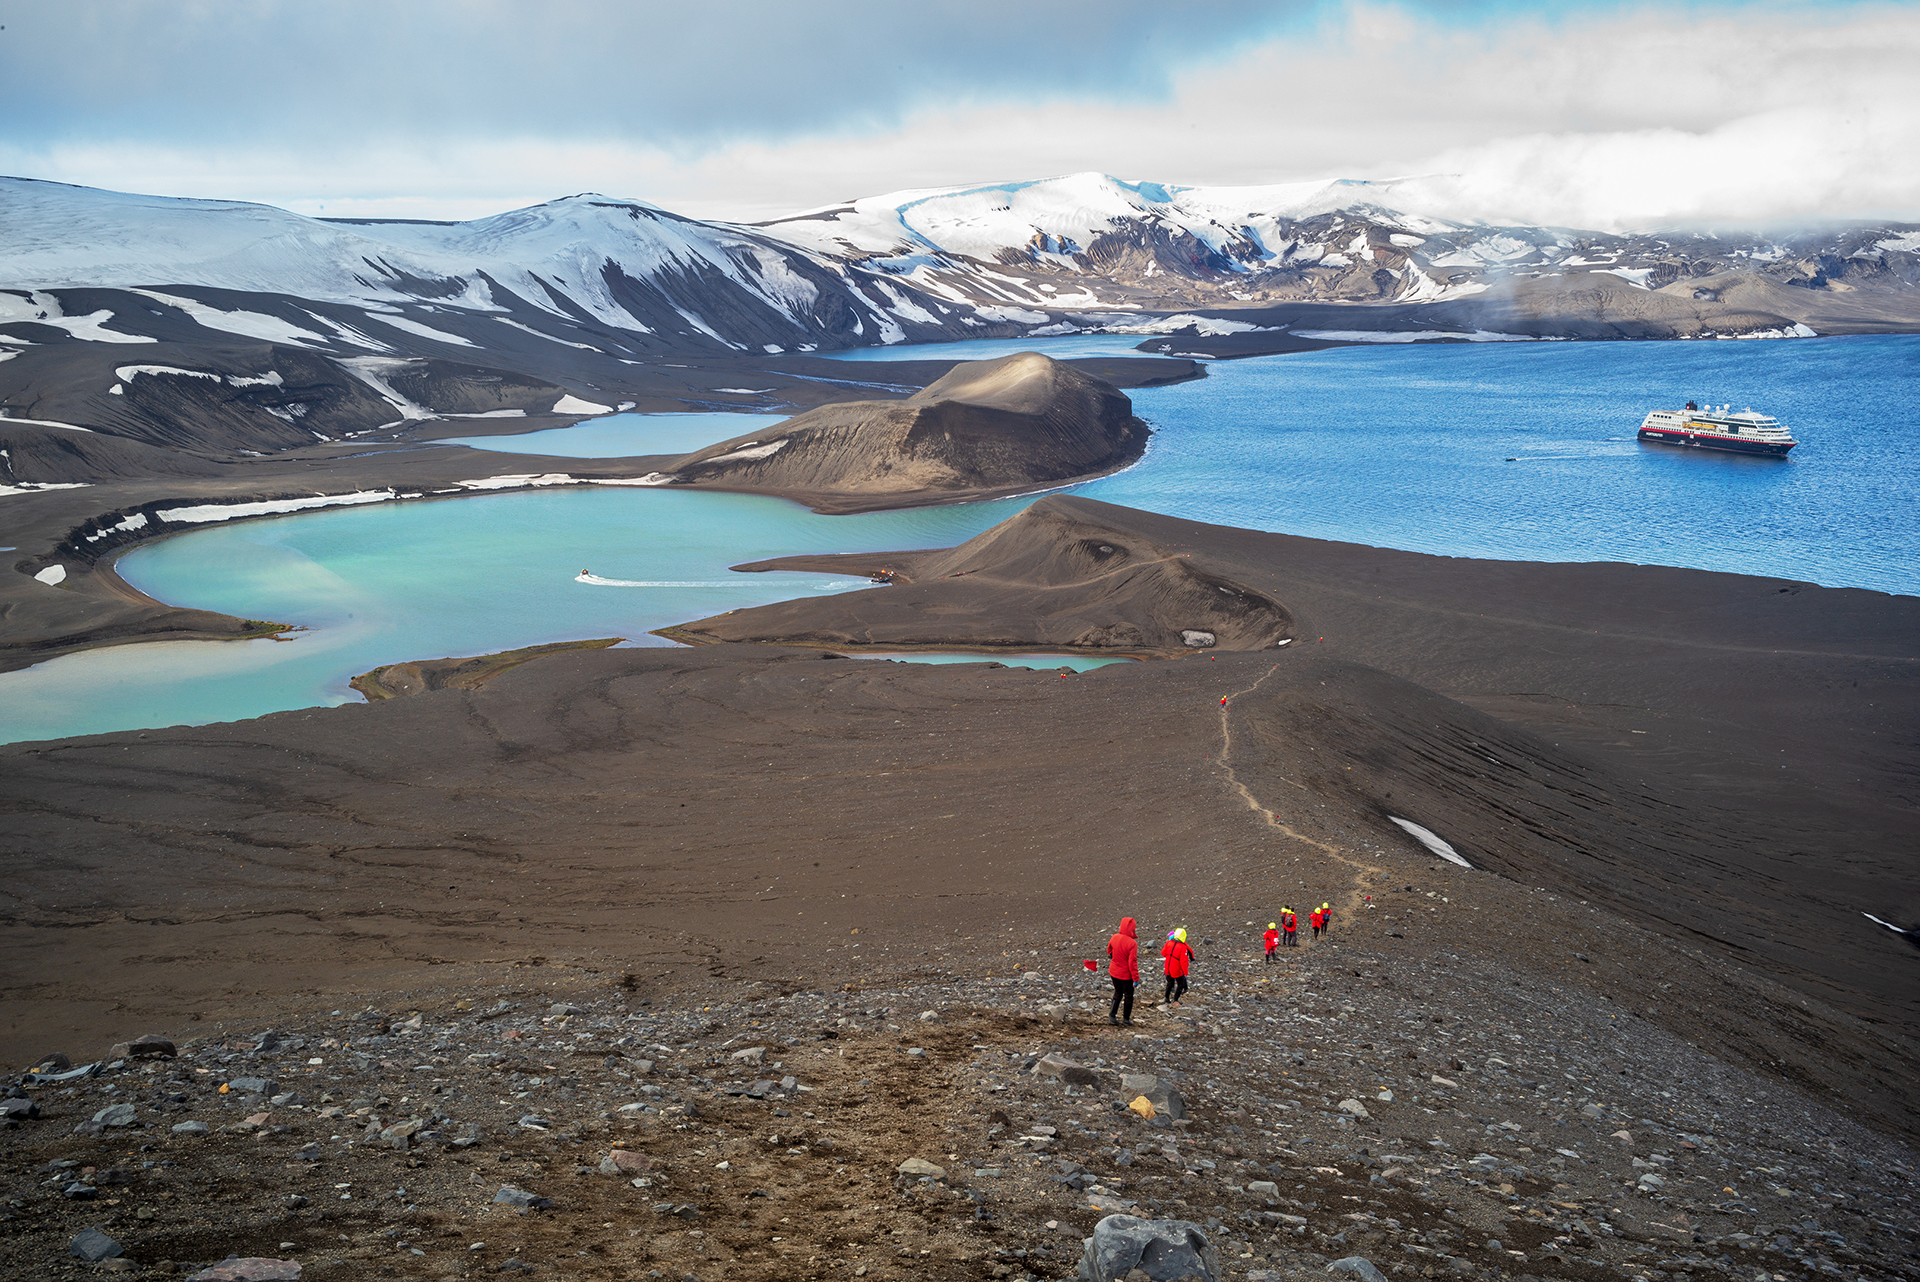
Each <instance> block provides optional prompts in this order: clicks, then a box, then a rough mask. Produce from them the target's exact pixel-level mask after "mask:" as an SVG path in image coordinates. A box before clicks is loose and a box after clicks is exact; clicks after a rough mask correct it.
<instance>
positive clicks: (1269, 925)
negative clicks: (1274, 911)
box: [1267, 921, 1280, 930]
mask: <svg viewBox="0 0 1920 1282" xmlns="http://www.w3.org/2000/svg"><path fill="white" fill-rule="evenodd" d="M1267 929H1268V930H1278V929H1280V923H1279V922H1277V921H1270V922H1268V923H1267Z"/></svg>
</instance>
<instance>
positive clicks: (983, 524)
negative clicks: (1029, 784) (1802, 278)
mask: <svg viewBox="0 0 1920 1282" xmlns="http://www.w3.org/2000/svg"><path fill="white" fill-rule="evenodd" d="M1129 341H1130V340H1129ZM1114 345H1118V350H1123V351H1124V350H1128V344H1127V343H1123V342H1121V341H1120V340H1116V339H1113V338H1110V337H1108V338H1100V339H1064V340H1059V341H1058V342H1056V343H1049V344H1044V345H1041V346H1043V349H1044V350H1047V351H1049V352H1052V353H1054V354H1056V355H1062V356H1069V355H1087V354H1093V350H1092V349H1098V350H1099V351H1101V352H1107V351H1111V350H1114V349H1115V346H1114ZM1196 345H1197V346H1199V345H1203V340H1202V343H1200V344H1196ZM1031 346H1034V344H1025V345H1008V344H1005V343H999V344H941V345H937V346H935V347H927V348H919V349H913V350H912V351H908V350H906V349H893V350H890V351H888V352H886V353H884V356H885V357H886V358H890V359H899V358H902V357H904V356H908V355H915V356H921V357H936V356H944V355H956V356H967V357H979V356H985V355H1003V354H1005V351H1003V350H1000V349H1002V348H1004V349H1006V350H1020V349H1022V348H1024V347H1031ZM1916 393H1920V337H1909V336H1897V337H1873V338H1847V339H1826V340H1797V341H1780V342H1695V343H1681V342H1669V343H1501V344H1472V345H1467V344H1449V345H1444V346H1392V347H1367V348H1346V349H1338V350H1332V351H1325V352H1316V353H1306V354H1300V355H1290V356H1281V357H1268V358H1261V359H1256V360H1246V361H1233V362H1219V363H1215V364H1213V365H1211V366H1210V377H1209V378H1207V379H1205V380H1202V381H1199V382H1194V383H1187V384H1182V385H1178V386H1175V387H1169V388H1154V389H1144V390H1141V391H1137V392H1134V393H1133V394H1132V395H1133V398H1134V402H1135V405H1136V407H1137V409H1138V412H1139V413H1141V414H1142V415H1143V416H1144V417H1146V418H1147V419H1149V420H1150V421H1151V422H1152V423H1153V424H1154V427H1155V429H1156V433H1157V434H1156V436H1155V437H1154V441H1153V445H1152V448H1151V449H1150V451H1149V452H1148V455H1147V457H1146V458H1145V459H1144V460H1142V461H1141V463H1140V464H1138V465H1137V466H1135V467H1134V468H1132V469H1130V470H1129V471H1127V472H1124V473H1122V474H1120V475H1118V476H1114V477H1110V478H1107V479H1105V480H1102V481H1097V482H1092V483H1090V484H1087V485H1083V486H1079V487H1076V488H1075V491H1074V492H1076V493H1082V494H1086V495H1088V496H1090V497H1095V498H1100V499H1105V500H1108V501H1110V502H1114V503H1123V504H1127V505H1129V506H1135V507H1142V508H1148V509H1151V510H1154V511H1159V512H1165V513H1169V514H1172V515H1178V516H1185V517H1192V518H1195V519H1198V520H1204V521H1213V522H1219V523H1221V524H1228V525H1240V526H1248V527H1252V528H1257V529H1265V530H1281V531H1286V532H1289V533H1295V534H1304V535H1311V536H1315V537H1319V538H1328V539H1338V540H1343V541H1348V542H1356V543H1366V544H1373V545H1376V546H1383V547H1397V548H1405V549H1409V550H1413V551H1422V552H1433V553H1440V554H1448V555H1458V556H1477V557H1494V558H1501V559H1518V560H1534V561H1593V560H1615V561H1633V562H1640V563H1649V564H1663V565H1681V566H1694V567H1698V568H1702V569H1713V570H1730V571H1738V572H1741V573H1749V574H1761V575H1771V576H1780V577H1783V578H1792V579H1805V580H1811V581H1814V582H1817V583H1824V584H1829V585H1834V586H1852V587H1867V588H1875V589H1878V590H1881V591H1887V592H1901V593H1915V592H1920V507H1917V506H1916V504H1917V502H1920V500H1917V499H1916V495H1920V448H1916V447H1915V445H1914V444H1913V443H1912V434H1913V429H1912V428H1911V427H1909V426H1908V425H1907V422H1906V419H1907V417H1908V414H1909V411H1910V410H1911V409H1912V407H1913V406H1914V405H1915V404H1916V403H1920V395H1916ZM1689 398H1693V399H1699V400H1711V401H1716V402H1717V401H1732V402H1733V403H1734V404H1735V405H1736V406H1744V405H1752V406H1754V407H1755V408H1757V409H1761V410H1764V411H1766V412H1768V413H1772V414H1774V415H1776V416H1778V417H1779V418H1781V419H1783V420H1784V421H1786V422H1788V423H1789V424H1791V425H1792V426H1793V427H1794V429H1795V432H1796V435H1797V436H1799V438H1800V439H1801V441H1802V442H1803V443H1802V445H1801V446H1800V447H1799V448H1798V449H1796V450H1795V451H1794V453H1793V456H1792V457H1791V458H1790V459H1788V460H1785V461H1779V460H1768V459H1750V458H1742V457H1738V456H1732V455H1713V454H1706V453H1701V452H1691V451H1680V450H1675V449H1671V448H1667V447H1661V446H1646V445H1640V444H1639V443H1637V442H1636V441H1635V440H1634V439H1633V437H1634V429H1635V428H1636V427H1637V426H1638V425H1639V422H1640V419H1641V417H1642V416H1643V415H1644V414H1645V412H1646V411H1647V410H1648V409H1650V408H1654V407H1657V406H1673V407H1677V406H1679V405H1680V404H1682V403H1684V402H1685V401H1686V400H1687V399H1689ZM619 417H621V418H635V417H640V416H619ZM645 417H646V418H662V417H669V416H645ZM670 417H672V418H674V419H676V420H679V419H685V420H688V421H685V422H679V423H677V424H675V425H673V426H672V427H671V429H670V430H672V431H674V432H677V433H680V435H679V436H677V437H675V443H674V444H673V445H666V444H664V443H662V444H658V445H655V444H652V443H649V444H648V445H647V447H646V448H644V449H636V448H635V441H636V440H638V439H640V437H639V435H638V434H640V433H649V432H657V430H658V429H661V428H663V427H665V426H666V425H663V424H659V423H655V424H651V425H649V424H647V423H645V422H642V423H640V424H626V423H620V422H616V421H613V420H607V421H602V422H598V423H590V424H584V425H582V426H580V427H577V428H570V429H561V430H560V431H558V432H545V433H540V434H538V435H539V436H540V437H542V438H544V439H542V440H540V441H539V442H538V445H537V448H538V449H539V451H540V452H543V453H556V454H563V455H570V456H574V457H600V456H607V455H623V454H630V453H635V452H640V453H655V452H670V451H672V450H675V449H679V448H688V449H691V448H693V447H694V446H696V445H700V444H707V443H710V442H711V441H715V440H721V439H724V438H726V437H728V436H733V435H738V434H739V433H741V432H744V431H752V430H756V429H757V428H759V427H762V426H766V425H768V424H767V423H766V421H765V419H766V416H758V415H756V416H741V415H698V416H695V415H688V416H670ZM695 420H706V421H705V422H700V421H695ZM569 434H572V435H569ZM702 437H704V439H699V438H702ZM481 439H482V440H485V441H486V443H487V444H488V445H490V446H494V447H499V446H501V445H504V444H505V442H503V441H501V440H500V439H499V438H481ZM655 439H657V440H661V441H662V442H664V439H665V438H663V437H658V436H657V435H656V437H655ZM523 441H525V442H527V445H526V448H529V449H532V448H536V447H535V446H534V445H533V444H532V438H531V437H529V438H523ZM475 443H476V444H478V443H480V442H479V441H476V442H475ZM596 451H597V452H596ZM1510 460H1511V461H1510ZM1031 501H1032V498H1031V497H1029V498H1027V499H1021V500H1009V501H1003V502H998V503H988V504H973V505H967V506H961V507H948V508H929V509H921V510H919V511H912V512H894V513H876V514H870V515H866V516H855V517H820V516H814V515H812V514H811V513H808V512H806V511H805V510H804V509H801V508H799V507H796V506H794V505H792V504H788V503H783V502H781V501H779V500H775V499H763V498H754V497H751V496H743V495H725V494H691V493H686V492H676V491H671V490H627V489H620V490H608V489H598V488H594V489H585V488H583V489H578V490H544V491H538V492H533V493H522V494H498V495H487V496H477V497H471V498H461V499H457V500H446V501H436V502H425V503H406V504H400V503H396V504H391V505H380V506H372V507H363V508H354V509H347V510H340V511H333V512H319V513H312V514H306V515H297V516H290V517H283V518H278V519H275V520H271V521H258V522H251V523H244V524H239V525H234V526H231V527H219V528H213V529H208V530H205V531H198V532H195V533H193V534H189V535H184V536H179V537H175V538H171V539H166V540H162V541H160V542H157V543H154V544H151V545H148V546H146V547H143V548H139V549H136V550H135V551H133V552H131V553H129V554H128V555H127V556H125V557H123V558H122V559H121V562H120V570H121V573H122V574H123V575H124V576H125V577H126V578H127V579H128V580H129V581H130V582H132V583H133V584H134V585H135V586H137V587H139V588H141V589H142V590H143V591H145V592H148V593H150V594H151V595H153V596H156V597H158V598H160V599H162V600H166V601H170V602H174V603H177V604H181V605H191V606H198V607H202V608H207V609H215V610H222V611H226V612H228V613H231V614H237V615H242V616H244V617H248V618H268V619H276V620H279V621H282V622H291V623H299V624H302V625H304V626H306V627H307V628H308V629H309V631H307V632H304V633H301V634H298V635H297V636H296V638H295V639H294V640H292V641H288V642H279V643H274V642H264V641H263V642H251V643H246V644H204V643H184V642H183V643H168V644H159V645H146V646H129V647H120V648H116V649H109V650H101V651H94V652H91V653H87V654H81V655H74V656H69V657H67V658H63V659H57V660H54V661H52V662H49V663H45V664H41V665H39V666H37V667H35V668H31V669H28V670H26V671H24V672H16V673H6V674H0V741H12V740H21V739H37V738H53V737H59V736H65V735H71V734H84V733H93V732H98V731H103V730H112V729H125V728H132V727H144V726H162V725H172V724H179V723H201V722H208V721H220V720H230V719H236V718H241V717H250V716H257V715H260V714H262V713H265V712H270V711H277V710H283V709H291V708H300V707H311V706H315V705H321V704H332V703H339V702H344V701H348V700H352V699H357V698H358V697H359V696H357V695H355V694H353V693H352V692H351V691H349V690H348V689H347V687H346V684H345V683H346V680H347V678H348V677H350V676H352V675H353V674H354V673H357V672H363V671H366V670H367V669H369V668H372V667H376V666H378V665H380V664H382V663H392V662H397V661H400V660H404V659H418V658H432V657H437V656H440V655H463V654H484V653H488V652H490V651H494V650H500V649H509V648H512V647H515V646H522V645H531V644H538V643H540V642H545V641H555V640H566V639H573V638H580V637H593V636H627V637H637V638H641V639H642V643H644V642H645V641H646V638H645V633H646V632H647V630H648V629H651V628H655V627H660V626H663V625H665V624H668V623H676V622H682V621H685V620H688V619H693V618H698V617H701V616H703V615H708V614H714V613H717V612H719V611H722V610H727V609H734V608H738V607H741V606H746V605H754V604H760V603H763V602H768V601H775V600H783V599H787V598H790V597H793V596H798V595H803V594H813V593H821V592H831V591H845V590H853V589H856V588H858V589H860V590H866V589H865V585H864V584H863V583H862V582H861V581H860V580H853V579H846V578H838V579H836V578H834V577H832V576H823V575H733V574H731V573H730V572H729V571H728V570H727V569H726V567H727V566H728V565H732V564H737V563H739V562H742V561H747V560H753V559H758V558H762V557H770V556H777V555H783V554H789V553H795V552H828V551H853V550H863V549H864V550H873V549H882V548H885V549H896V548H911V547H940V546H947V545H950V544H952V543H956V542H959V541H961V540H964V539H966V538H969V537H971V536H972V535H974V534H977V533H979V532H980V531H981V530H984V529H986V528H987V527H989V526H991V525H993V524H995V523H996V522H998V521H1001V520H1004V519H1005V518H1006V517H1007V516H1009V515H1012V514H1013V513H1014V512H1015V511H1018V510H1019V509H1020V508H1021V507H1023V506H1025V505H1026V504H1027V503H1029V502H1031ZM583 567H585V568H589V569H591V570H592V571H593V574H594V576H596V577H597V578H598V579H602V580H612V581H615V583H616V584H618V585H619V586H616V585H614V584H608V583H583V582H578V581H576V579H575V577H574V576H575V575H577V574H578V573H579V571H580V570H581V569H582V568H583Z"/></svg>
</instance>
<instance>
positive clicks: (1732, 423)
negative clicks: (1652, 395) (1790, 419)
mask: <svg viewBox="0 0 1920 1282" xmlns="http://www.w3.org/2000/svg"><path fill="white" fill-rule="evenodd" d="M1640 439H1641V440H1643V441H1656V442H1658V443H1660V444H1662V445H1682V446H1687V447H1690V448H1693V449H1701V450H1729V451H1731V452H1733V453H1735V454H1767V455H1772V456H1774V457H1776V458H1785V457H1786V454H1787V451H1788V450H1790V449H1792V448H1793V447H1794V446H1796V445H1798V444H1799V442H1798V441H1796V440H1794V439H1793V433H1792V432H1791V431H1790V430H1788V428H1787V425H1786V424H1785V423H1782V422H1781V421H1780V420H1779V419H1777V418H1772V417H1769V416H1768V415H1766V414H1761V413H1758V412H1757V411H1755V410H1752V409H1742V410H1738V411H1736V410H1735V409H1734V408H1733V406H1732V405H1730V404H1729V405H1709V406H1708V407H1707V408H1705V409H1701V408H1700V407H1699V406H1698V405H1696V404H1694V403H1693V402H1692V401H1688V402H1687V407H1686V408H1685V409H1683V410H1654V411H1653V412H1652V413H1651V414H1648V415H1647V417H1646V418H1645V420H1644V421H1642V422H1641V424H1640Z"/></svg>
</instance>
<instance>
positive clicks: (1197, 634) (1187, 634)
mask: <svg viewBox="0 0 1920 1282" xmlns="http://www.w3.org/2000/svg"><path fill="white" fill-rule="evenodd" d="M1180 644H1181V645H1184V646H1190V647H1192V648H1193V649H1195V650H1204V649H1207V648H1208V647H1209V646H1212V645H1213V644H1215V638H1214V635H1213V633H1211V632H1202V631H1201V630H1200V629H1198V628H1182V629H1180Z"/></svg>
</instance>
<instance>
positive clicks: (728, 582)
mask: <svg viewBox="0 0 1920 1282" xmlns="http://www.w3.org/2000/svg"><path fill="white" fill-rule="evenodd" d="M573 581H574V582H575V583H586V584H590V585H591V586H593V587H596V588H764V587H766V586H767V585H766V583H765V581H764V580H762V581H760V582H755V581H754V580H752V579H603V578H601V577H600V576H599V575H597V574H576V575H574V576H573ZM795 586H804V587H809V588H813V589H815V590H817V591H822V592H829V591H839V590H841V589H844V588H865V587H871V586H872V584H871V583H869V582H868V581H867V580H866V579H833V580H831V581H829V582H825V583H808V584H803V585H795Z"/></svg>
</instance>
